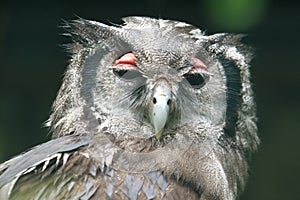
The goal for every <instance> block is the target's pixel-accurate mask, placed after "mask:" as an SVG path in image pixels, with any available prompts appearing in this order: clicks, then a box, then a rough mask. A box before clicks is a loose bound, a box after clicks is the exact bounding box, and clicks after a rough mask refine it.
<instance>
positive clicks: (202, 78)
mask: <svg viewBox="0 0 300 200" xmlns="http://www.w3.org/2000/svg"><path fill="white" fill-rule="evenodd" d="M183 77H184V78H185V79H186V80H187V81H188V82H189V84H190V85H191V86H192V87H193V88H194V89H199V88H201V87H203V86H204V85H205V84H206V83H207V82H208V80H209V73H208V68H207V67H206V66H205V64H204V63H203V62H202V61H201V60H199V59H198V58H193V68H192V69H191V70H190V71H189V72H188V73H186V74H184V75H183Z"/></svg>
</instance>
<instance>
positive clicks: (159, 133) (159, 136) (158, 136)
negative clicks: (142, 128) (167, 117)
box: [155, 128, 163, 140]
mask: <svg viewBox="0 0 300 200" xmlns="http://www.w3.org/2000/svg"><path fill="white" fill-rule="evenodd" d="M162 132H163V128H162V129H161V130H160V131H158V132H157V133H156V134H155V137H156V139H157V140H160V138H161V135H162Z"/></svg>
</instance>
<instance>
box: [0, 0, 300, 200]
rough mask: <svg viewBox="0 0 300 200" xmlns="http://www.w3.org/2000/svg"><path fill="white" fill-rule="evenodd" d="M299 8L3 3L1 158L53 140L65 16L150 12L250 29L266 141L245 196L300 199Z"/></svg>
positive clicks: (206, 1)
mask: <svg viewBox="0 0 300 200" xmlns="http://www.w3.org/2000/svg"><path fill="white" fill-rule="evenodd" d="M299 13H300V6H299V1H291V0H286V1H280V0H273V1H271V0H203V1H201V0H198V1H197V0H191V1H188V0H185V1H175V0H147V1H141V0H136V1H126V0H122V1H114V0H110V1H105V2H104V1H103V2H102V1H83V0H81V1H58V0H53V1H45V0H39V1H24V2H21V1H20V2H17V1H7V2H3V1H1V2H0V75H1V78H0V161H4V160H6V159H8V158H9V157H11V156H13V155H16V154H18V153H21V152H22V151H24V150H26V149H28V148H30V147H32V146H34V145H36V144H38V143H41V142H44V141H46V140H48V139H49V137H50V136H49V135H48V131H47V130H46V129H45V128H42V124H43V122H45V121H46V119H47V117H48V114H49V112H50V107H51V104H52V101H53V100H54V98H55V95H56V92H57V90H58V88H59V86H60V84H61V79H62V77H63V72H64V69H65V67H66V66H67V63H68V59H69V55H67V53H65V51H64V50H63V48H61V47H60V44H64V43H68V42H70V40H69V39H68V38H65V37H63V36H61V35H60V34H61V33H63V32H64V30H63V29H61V28H59V27H58V26H59V25H62V20H61V19H67V20H69V19H75V18H76V17H75V15H78V16H80V17H83V18H87V19H95V20H98V21H102V22H105V23H106V22H113V23H121V20H120V18H121V17H124V16H128V15H148V16H152V17H162V18H171V19H178V20H182V21H186V22H189V23H192V24H194V25H196V26H199V27H202V29H204V30H206V31H207V33H214V32H223V31H226V32H243V33H248V34H249V37H248V40H247V41H248V43H249V44H251V45H252V46H254V47H255V48H256V56H255V59H254V61H253V66H252V75H253V82H254V89H255V92H256V99H257V104H258V115H259V135H260V137H261V139H262V144H261V146H260V148H259V151H258V153H257V154H256V155H255V156H254V159H253V163H252V167H251V169H252V170H251V176H250V180H249V185H248V188H247V191H246V192H245V193H244V195H243V196H242V199H243V200H250V199H251V200H276V199H300V192H299V190H300V183H299V178H300V145H299V143H300V142H299V140H300V131H299V127H300V120H299V119H300V103H299V102H300V78H299V75H300V74H299V69H300V66H299V59H300V50H299V44H300V39H299V33H300V14H299Z"/></svg>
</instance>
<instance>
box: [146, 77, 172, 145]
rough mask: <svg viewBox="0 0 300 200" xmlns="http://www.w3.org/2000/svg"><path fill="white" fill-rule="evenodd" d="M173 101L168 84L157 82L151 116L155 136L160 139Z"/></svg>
mask: <svg viewBox="0 0 300 200" xmlns="http://www.w3.org/2000/svg"><path fill="white" fill-rule="evenodd" d="M170 102H171V91H170V87H169V86H168V85H167V84H164V83H163V84H157V85H156V87H155V88H154V91H153V98H152V104H151V107H152V109H151V113H150V118H151V119H152V123H153V126H154V129H155V136H156V139H157V140H160V138H161V136H162V133H163V131H164V127H165V125H166V122H167V119H168V115H169V110H170Z"/></svg>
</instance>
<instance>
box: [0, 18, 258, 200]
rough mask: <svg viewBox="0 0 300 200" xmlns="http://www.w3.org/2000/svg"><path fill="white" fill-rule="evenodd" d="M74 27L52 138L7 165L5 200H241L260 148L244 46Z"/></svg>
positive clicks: (144, 27)
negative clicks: (252, 157)
mask: <svg viewBox="0 0 300 200" xmlns="http://www.w3.org/2000/svg"><path fill="white" fill-rule="evenodd" d="M123 20H124V22H125V23H124V24H123V25H106V24H102V23H99V22H96V21H89V20H85V19H81V18H79V19H77V20H74V21H71V22H67V23H66V25H65V28H66V30H67V33H66V35H68V36H70V37H71V38H72V41H73V43H71V44H68V45H67V49H68V51H69V52H70V53H71V55H72V56H71V60H70V64H69V66H68V67H67V70H66V73H65V76H64V79H63V83H62V86H61V88H60V90H59V92H58V95H57V98H56V100H55V102H54V104H53V108H52V113H51V115H50V117H49V120H48V123H47V124H48V126H49V127H50V129H51V131H52V133H53V136H52V139H51V140H50V141H48V142H46V143H43V144H41V145H38V146H36V147H33V148H32V149H31V150H28V151H27V152H25V153H23V154H20V155H18V156H16V157H14V158H12V159H11V160H8V161H6V162H4V163H3V164H1V165H0V198H1V199H102V200H105V199H128V200H140V199H185V200H186V199H201V200H207V199H220V200H232V199H237V198H239V196H240V194H241V192H242V191H243V189H244V188H245V185H246V179H247V176H248V171H249V167H248V163H249V161H250V159H251V155H252V153H253V152H255V151H256V149H257V146H258V144H259V138H258V136H257V125H256V121H257V118H256V108H255V102H254V97H253V91H252V88H251V83H250V72H249V63H250V61H251V58H252V53H251V48H250V47H248V46H246V45H244V44H242V43H241V39H242V38H243V35H237V34H226V33H220V34H213V35H206V34H204V32H203V31H201V30H200V29H198V28H196V27H194V26H192V25H190V24H187V23H184V22H178V21H173V20H163V19H153V18H149V17H127V18H124V19H123Z"/></svg>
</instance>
